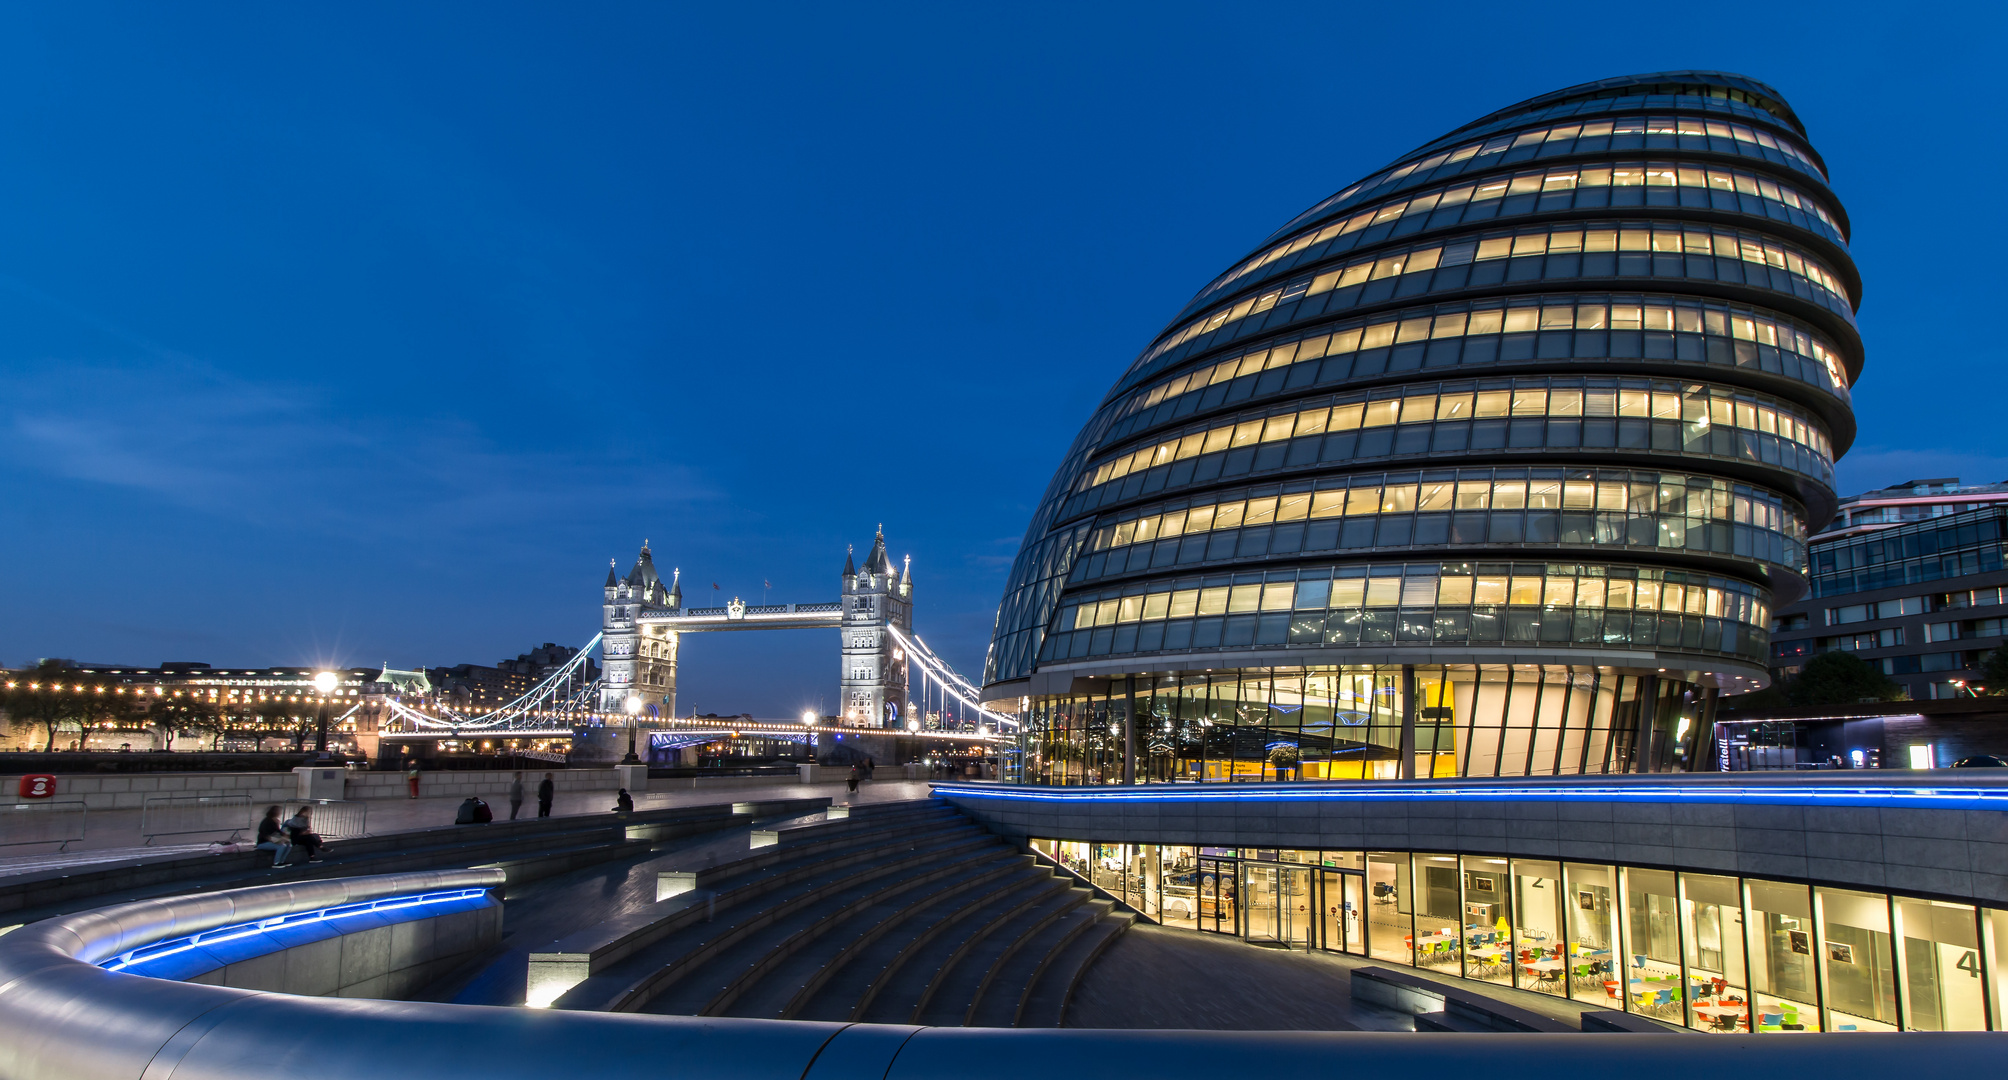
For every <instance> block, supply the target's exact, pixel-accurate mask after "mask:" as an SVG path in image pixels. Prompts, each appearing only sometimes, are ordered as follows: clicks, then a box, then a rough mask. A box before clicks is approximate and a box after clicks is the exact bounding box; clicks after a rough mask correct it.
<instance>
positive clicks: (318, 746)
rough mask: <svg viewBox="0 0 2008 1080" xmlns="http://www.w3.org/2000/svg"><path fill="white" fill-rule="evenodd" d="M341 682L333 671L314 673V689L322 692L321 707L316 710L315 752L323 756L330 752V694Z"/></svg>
mask: <svg viewBox="0 0 2008 1080" xmlns="http://www.w3.org/2000/svg"><path fill="white" fill-rule="evenodd" d="M339 682H341V679H340V678H338V677H337V676H336V675H335V673H334V672H332V671H322V672H318V673H316V674H315V675H314V689H316V690H319V691H320V692H321V707H320V708H319V709H316V710H315V711H314V752H315V753H316V754H319V755H321V756H324V757H325V756H326V755H327V753H328V695H329V694H332V693H334V692H335V686H336V684H338V683H339Z"/></svg>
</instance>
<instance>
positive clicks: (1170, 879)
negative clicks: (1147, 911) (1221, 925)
mask: <svg viewBox="0 0 2008 1080" xmlns="http://www.w3.org/2000/svg"><path fill="white" fill-rule="evenodd" d="M1156 851H1157V854H1156V858H1157V860H1158V881H1159V882H1160V885H1159V889H1158V897H1159V899H1158V910H1159V912H1160V915H1159V919H1160V921H1162V922H1163V923H1164V924H1165V925H1166V926H1182V927H1185V928H1186V929H1188V930H1192V929H1197V928H1198V927H1199V859H1198V855H1197V853H1196V849H1194V848H1189V847H1177V846H1173V845H1162V844H1161V845H1158V846H1157V848H1156Z"/></svg>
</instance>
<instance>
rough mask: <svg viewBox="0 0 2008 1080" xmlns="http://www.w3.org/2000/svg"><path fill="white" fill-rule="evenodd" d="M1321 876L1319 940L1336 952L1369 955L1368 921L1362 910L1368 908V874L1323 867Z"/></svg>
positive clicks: (1319, 890) (1319, 889)
mask: <svg viewBox="0 0 2008 1080" xmlns="http://www.w3.org/2000/svg"><path fill="white" fill-rule="evenodd" d="M1318 876H1319V877H1320V878H1321V879H1322V880H1321V881H1320V882H1319V886H1318V903H1319V922H1320V924H1321V925H1320V927H1319V929H1320V931H1321V933H1320V935H1319V943H1320V944H1321V945H1322V946H1323V947H1325V948H1327V949H1330V950H1331V951H1333V952H1345V953H1352V954H1353V955H1355V956H1365V955H1366V954H1367V939H1366V934H1365V926H1366V924H1365V923H1364V922H1362V921H1361V914H1362V913H1363V912H1364V911H1365V910H1366V908H1365V902H1366V894H1367V878H1366V875H1365V874H1359V873H1348V872H1346V871H1342V870H1322V871H1320V872H1319V875H1318Z"/></svg>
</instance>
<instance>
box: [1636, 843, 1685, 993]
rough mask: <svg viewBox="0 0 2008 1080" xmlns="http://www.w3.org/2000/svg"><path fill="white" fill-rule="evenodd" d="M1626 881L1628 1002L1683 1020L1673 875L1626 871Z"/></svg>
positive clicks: (1678, 926) (1661, 871)
mask: <svg viewBox="0 0 2008 1080" xmlns="http://www.w3.org/2000/svg"><path fill="white" fill-rule="evenodd" d="M1623 874H1624V883H1625V952H1626V953H1627V954H1628V956H1627V957H1626V959H1627V965H1626V969H1625V971H1626V986H1625V994H1626V999H1625V1000H1626V1005H1627V1006H1628V1008H1629V1009H1630V1011H1632V1012H1636V1013H1644V1014H1646V1015H1647V1016H1652V1017H1655V1018H1657V1019H1661V1020H1666V1021H1669V1022H1671V1023H1675V1024H1678V1023H1680V1018H1681V1013H1682V1009H1683V1006H1682V1003H1681V1001H1680V918H1679V915H1678V913H1677V910H1676V907H1675V904H1674V882H1673V875H1672V874H1671V873H1668V872H1667V871H1664V870H1634V869H1631V868H1630V867H1626V868H1625V869H1624V871H1623Z"/></svg>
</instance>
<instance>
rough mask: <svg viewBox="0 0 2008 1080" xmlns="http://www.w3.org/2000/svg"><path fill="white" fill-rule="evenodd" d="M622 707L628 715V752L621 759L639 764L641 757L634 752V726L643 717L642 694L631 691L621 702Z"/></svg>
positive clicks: (628, 763)
mask: <svg viewBox="0 0 2008 1080" xmlns="http://www.w3.org/2000/svg"><path fill="white" fill-rule="evenodd" d="M621 708H623V709H625V710H627V715H628V752H627V756H626V757H624V758H622V759H621V764H623V765H639V764H641V758H639V757H637V756H635V752H634V726H635V721H637V720H638V719H640V718H641V695H640V694H636V693H632V692H630V693H629V694H628V696H627V699H626V700H624V701H622V702H621Z"/></svg>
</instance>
